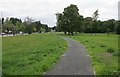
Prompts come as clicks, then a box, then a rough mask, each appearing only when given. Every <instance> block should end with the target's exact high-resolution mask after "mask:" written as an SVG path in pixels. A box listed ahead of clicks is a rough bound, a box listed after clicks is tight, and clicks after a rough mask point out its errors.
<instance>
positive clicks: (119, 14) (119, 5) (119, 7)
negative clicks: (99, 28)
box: [118, 1, 120, 20]
mask: <svg viewBox="0 0 120 77" xmlns="http://www.w3.org/2000/svg"><path fill="white" fill-rule="evenodd" d="M118 20H120V1H119V2H118Z"/></svg>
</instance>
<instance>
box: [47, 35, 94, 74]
mask: <svg viewBox="0 0 120 77" xmlns="http://www.w3.org/2000/svg"><path fill="white" fill-rule="evenodd" d="M63 38H64V39H65V40H66V41H67V42H68V50H67V51H66V52H65V53H64V54H63V55H62V57H61V58H60V60H59V61H58V62H57V63H56V64H55V65H54V66H53V68H52V69H51V70H49V71H48V72H47V73H46V75H94V70H93V69H92V65H91V60H90V57H89V55H88V54H87V52H86V49H85V47H84V46H83V45H81V44H80V43H79V42H77V41H75V40H73V39H70V38H66V37H63Z"/></svg>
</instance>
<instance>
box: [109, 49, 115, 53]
mask: <svg viewBox="0 0 120 77" xmlns="http://www.w3.org/2000/svg"><path fill="white" fill-rule="evenodd" d="M107 52H109V53H113V52H115V50H114V49H113V48H108V49H107Z"/></svg>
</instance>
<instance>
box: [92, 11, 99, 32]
mask: <svg viewBox="0 0 120 77" xmlns="http://www.w3.org/2000/svg"><path fill="white" fill-rule="evenodd" d="M98 17H99V14H98V9H97V10H96V11H95V12H94V13H93V15H92V19H93V22H92V25H91V34H92V33H93V32H92V31H94V33H96V32H97V29H98V23H97V19H98ZM92 29H94V30H92Z"/></svg>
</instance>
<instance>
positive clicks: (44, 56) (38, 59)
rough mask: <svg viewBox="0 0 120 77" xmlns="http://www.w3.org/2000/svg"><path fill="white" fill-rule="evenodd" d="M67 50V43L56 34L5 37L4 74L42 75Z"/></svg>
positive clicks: (3, 53)
mask: <svg viewBox="0 0 120 77" xmlns="http://www.w3.org/2000/svg"><path fill="white" fill-rule="evenodd" d="M66 48H67V43H66V41H64V40H63V39H61V38H60V37H58V36H56V35H54V34H52V35H50V34H32V35H19V36H13V37H3V52H2V56H3V62H2V63H3V74H7V75H42V74H43V73H44V72H45V71H47V70H48V69H50V68H51V67H52V65H53V64H54V63H55V62H56V61H57V60H58V59H59V57H60V56H61V55H62V54H63V52H64V51H65V49H66Z"/></svg>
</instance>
